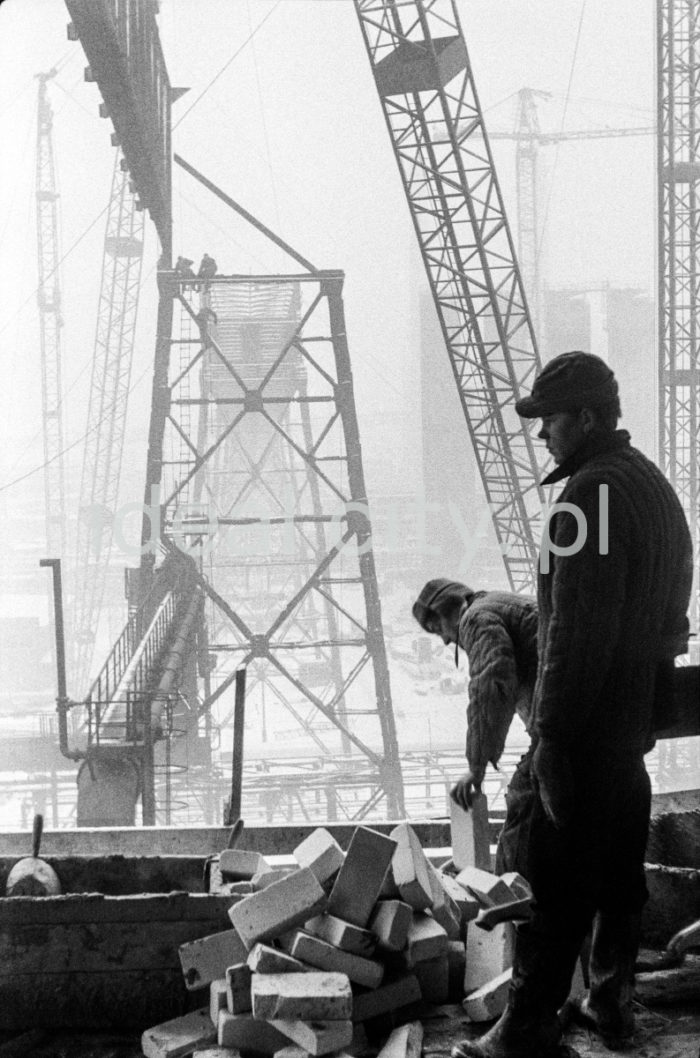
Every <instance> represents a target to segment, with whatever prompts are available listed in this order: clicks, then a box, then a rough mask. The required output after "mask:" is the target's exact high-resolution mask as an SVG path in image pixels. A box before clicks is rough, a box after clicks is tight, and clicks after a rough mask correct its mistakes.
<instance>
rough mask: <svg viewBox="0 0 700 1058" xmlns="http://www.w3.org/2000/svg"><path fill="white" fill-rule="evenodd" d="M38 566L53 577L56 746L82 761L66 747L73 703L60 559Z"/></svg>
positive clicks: (79, 753) (77, 752) (79, 754)
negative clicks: (70, 687)
mask: <svg viewBox="0 0 700 1058" xmlns="http://www.w3.org/2000/svg"><path fill="white" fill-rule="evenodd" d="M39 565H40V566H49V567H50V568H51V573H52V577H53V611H54V626H55V630H56V678H57V681H58V696H57V697H56V712H57V713H58V745H59V749H60V750H61V753H62V754H63V756H64V757H68V759H69V760H82V759H83V757H84V756H85V753H84V752H82V751H81V750H79V749H69V747H68V710H69V709H70V707H71V705H73V704H74V703H73V702H71V700H70V699H69V697H68V693H67V684H66V643H65V631H64V625H63V585H62V581H61V560H60V558H42V559H39Z"/></svg>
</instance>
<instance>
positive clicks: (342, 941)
mask: <svg viewBox="0 0 700 1058" xmlns="http://www.w3.org/2000/svg"><path fill="white" fill-rule="evenodd" d="M304 929H305V930H306V932H307V933H312V934H313V935H314V937H320V938H321V940H325V941H328V943H329V944H333V945H334V946H335V947H336V948H341V949H342V950H343V951H347V952H350V954H351V955H361V956H362V957H363V958H364V959H371V957H372V955H373V954H374V951H375V948H376V947H377V938H376V937H375V935H374V933H372V931H371V930H369V929H363V928H362V927H361V926H354V925H353V924H352V922H345V921H344V920H343V919H342V918H337V917H336V916H335V915H316V917H315V918H310V919H309V921H308V922H305V923H304Z"/></svg>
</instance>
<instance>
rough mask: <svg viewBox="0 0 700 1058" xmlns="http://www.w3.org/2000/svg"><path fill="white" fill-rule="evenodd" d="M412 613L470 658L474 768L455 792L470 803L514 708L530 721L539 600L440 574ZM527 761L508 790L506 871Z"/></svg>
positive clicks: (501, 848)
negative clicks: (477, 587) (485, 588)
mask: <svg viewBox="0 0 700 1058" xmlns="http://www.w3.org/2000/svg"><path fill="white" fill-rule="evenodd" d="M412 612H413V616H414V617H415V619H416V621H418V624H419V625H420V626H421V628H424V629H425V631H426V632H432V633H434V634H435V635H439V636H440V637H441V639H442V641H443V643H445V645H446V646H447V645H449V644H450V643H452V644H454V646H455V662H456V661H457V653H458V648H459V647H461V648H462V650H464V652H465V653H466V655H467V659H468V661H469V688H468V696H469V700H468V705H467V748H466V756H467V763H468V765H469V771H468V772H467V773H466V774H465V775H464V776H463V777H462V778H461V779H460V780H459V781H458V782H457V783H456V784H455V786H454V787H453V789H452V790H451V791H450V796H451V797H452V800H453V801H455V802H456V803H457V804H458V805H461V807H462V808H464V809H466V810H469V808H471V804H472V798H473V795H474V793H479V792H480V790H481V784H482V782H483V779H484V775H485V773H486V768H487V766H488V765H489V764H492V765H493V766H494V767H497V766H498V761H499V760H500V757H501V754H502V753H503V747H504V745H505V741H506V737H507V735H508V729H509V728H510V725H511V721H512V719H513V717H514V715H515V714H516V713H517V714H518V716H519V717H520V719H521V720H522V721H523V723H524V724H525V726H526V727H528V725H529V723H530V714H531V705H532V694H533V691H534V689H535V678H536V676H537V607H536V605H535V600H534V599H532V598H530V597H529V596H527V595H514V594H513V593H512V592H508V591H476V592H475V591H472V589H471V588H468V587H467V586H466V584H460V583H459V582H458V581H454V580H444V579H442V578H438V579H436V580H429V581H428V583H427V584H426V585H425V587H424V588H423V590H422V591H421V593H420V595H419V596H418V598H417V599H416V601H415V603H414V604H413V611H412ZM528 767H529V758H528V757H527V756H526V757H524V758H523V760H522V761H521V762H520V765H519V766H518V772H517V773H516V776H515V777H514V779H513V781H512V782H511V784H510V786H509V788H508V793H507V794H506V802H507V805H508V812H507V816H506V822H505V825H504V827H503V831H502V832H501V835H500V837H499V840H498V854H497V863H496V868H497V870H498V872H499V874H502V873H503V872H504V871H509V870H515V867H514V866H513V864H514V861H515V857H516V855H517V850H516V842H517V838H518V835H519V827H518V825H517V823H518V819H519V816H520V813H519V811H518V805H519V804H520V796H519V792H518V791H519V787H520V786H521V785H522V776H521V774H520V773H521V770H522V769H523V768H525V769H527V768H528ZM528 789H529V787H528ZM528 804H529V803H528Z"/></svg>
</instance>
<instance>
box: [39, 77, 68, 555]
mask: <svg viewBox="0 0 700 1058" xmlns="http://www.w3.org/2000/svg"><path fill="white" fill-rule="evenodd" d="M55 76H56V70H55V69H53V70H49V72H48V73H41V74H39V75H38V78H39V100H38V108H37V143H36V233H37V252H38V262H39V286H38V290H37V297H38V301H39V334H40V340H41V345H40V347H41V404H42V423H43V435H44V464H45V466H44V504H45V511H46V548H47V553H48V554H50V555H52V556H55V557H59V558H60V557H61V556H62V555H63V554H64V551H65V542H66V496H65V471H64V462H63V383H62V355H61V328H62V327H63V318H62V316H61V284H60V276H59V264H60V249H59V231H58V219H59V218H58V197H59V196H58V190H57V182H56V165H55V162H54V153H53V111H52V109H51V104H50V102H49V100H48V96H47V91H46V85H47V82H48V81H50V80H51V78H52V77H55Z"/></svg>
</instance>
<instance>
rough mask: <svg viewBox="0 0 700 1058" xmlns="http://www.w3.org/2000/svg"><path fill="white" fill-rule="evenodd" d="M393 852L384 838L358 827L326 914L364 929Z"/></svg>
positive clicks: (388, 841)
mask: <svg viewBox="0 0 700 1058" xmlns="http://www.w3.org/2000/svg"><path fill="white" fill-rule="evenodd" d="M395 849H396V842H395V841H393V840H392V839H391V838H389V837H387V836H386V835H385V834H380V833H379V832H378V831H376V830H371V829H370V828H369V827H358V828H357V830H356V831H355V833H354V834H353V836H352V840H351V842H350V846H349V848H348V851H347V854H346V856H345V861H344V863H343V866H342V867H341V868H340V870H339V871H338V876H337V877H336V880H335V883H334V885H333V889H332V890H331V895H330V898H329V901H328V913H329V914H331V915H335V916H336V917H337V918H342V919H345V921H346V922H352V923H353V924H354V925H355V926H363V927H364V926H366V925H367V922H368V921H369V917H370V915H371V914H372V909H373V908H374V905H375V903H376V902H377V898H378V896H379V893H380V891H381V888H382V883H383V882H384V878H385V875H386V872H387V871H388V869H389V864H390V863H391V857H392V856H393V854H394V850H395ZM307 917H309V918H311V916H310V915H309V916H307Z"/></svg>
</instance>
